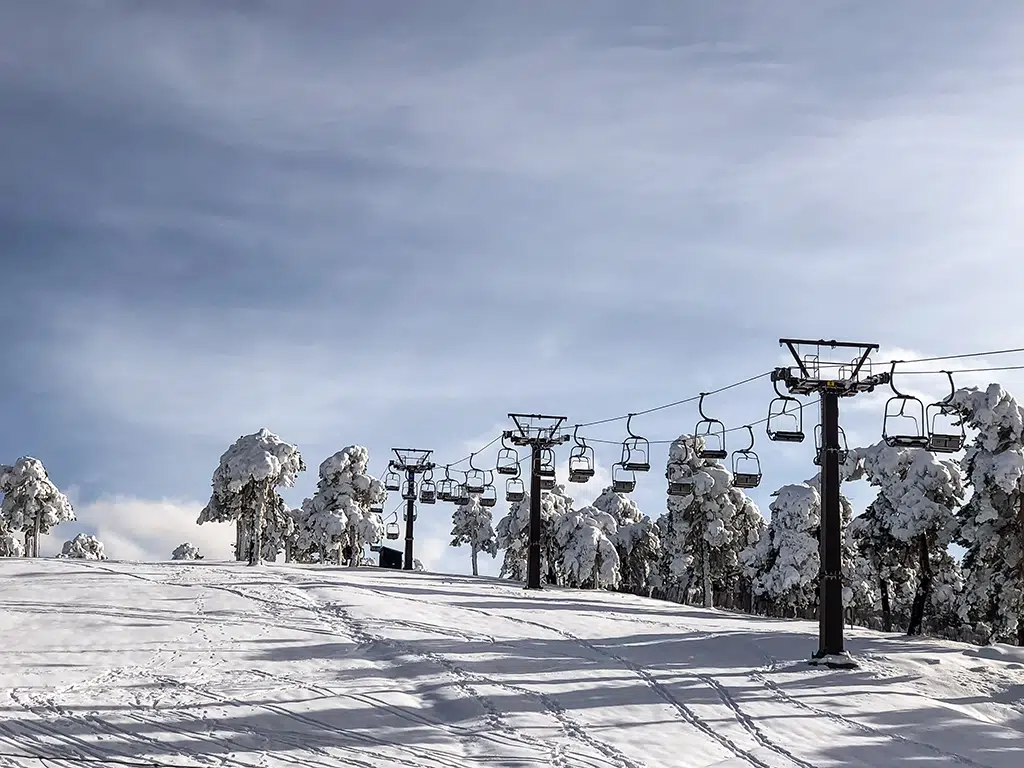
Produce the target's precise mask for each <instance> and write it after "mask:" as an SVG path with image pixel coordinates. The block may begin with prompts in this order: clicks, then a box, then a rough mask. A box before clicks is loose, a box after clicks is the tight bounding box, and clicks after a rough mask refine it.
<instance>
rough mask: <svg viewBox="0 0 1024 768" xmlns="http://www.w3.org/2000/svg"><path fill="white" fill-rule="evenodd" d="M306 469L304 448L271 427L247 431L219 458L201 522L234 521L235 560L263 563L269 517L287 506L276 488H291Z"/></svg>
mask: <svg viewBox="0 0 1024 768" xmlns="http://www.w3.org/2000/svg"><path fill="white" fill-rule="evenodd" d="M305 469H306V465H305V462H304V461H303V460H302V454H300V453H299V449H298V448H297V447H296V446H294V445H292V444H291V443H286V442H284V441H283V440H281V438H279V437H278V436H277V435H275V434H273V433H272V432H270V431H269V430H267V429H261V430H260V431H259V432H256V433H254V434H251V435H242V436H241V437H239V438H238V440H236V441H235V442H234V443H233V444H232V445H231V447H230V448H228V449H227V450H226V451H225V452H224V453H223V454H222V455H221V457H220V465H219V466H218V467H217V469H216V470H215V471H214V473H213V481H212V486H213V492H212V493H211V495H210V501H209V502H207V504H206V506H205V507H203V510H202V512H200V513H199V519H198V520H197V521H196V522H197V523H198V524H199V525H202V524H203V523H224V522H231V521H234V522H235V523H236V525H237V530H236V537H235V559H236V560H243V559H248V561H249V564H250V565H258V564H259V563H260V562H261V558H262V555H263V553H264V546H263V544H264V541H263V537H264V532H265V529H266V525H267V521H268V519H271V520H272V519H273V518H274V515H275V514H276V511H277V510H280V509H283V507H282V502H281V501H280V496H279V495H278V493H277V488H278V487H280V486H286V487H287V486H292V485H294V484H295V478H296V476H297V475H298V473H299V472H304V471H305Z"/></svg>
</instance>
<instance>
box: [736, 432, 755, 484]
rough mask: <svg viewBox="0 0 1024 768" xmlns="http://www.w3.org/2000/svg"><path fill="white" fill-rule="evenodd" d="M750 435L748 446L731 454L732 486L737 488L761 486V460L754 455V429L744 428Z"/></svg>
mask: <svg viewBox="0 0 1024 768" xmlns="http://www.w3.org/2000/svg"><path fill="white" fill-rule="evenodd" d="M745 429H746V430H747V431H748V432H749V433H750V445H748V446H747V447H746V448H742V449H740V450H738V451H733V452H732V484H733V485H734V486H736V487H737V488H757V486H759V485H760V484H761V459H760V458H758V455H757V454H756V453H754V428H753V427H751V426H749V425H748V426H747V427H745Z"/></svg>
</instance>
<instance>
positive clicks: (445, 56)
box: [0, 0, 1024, 571]
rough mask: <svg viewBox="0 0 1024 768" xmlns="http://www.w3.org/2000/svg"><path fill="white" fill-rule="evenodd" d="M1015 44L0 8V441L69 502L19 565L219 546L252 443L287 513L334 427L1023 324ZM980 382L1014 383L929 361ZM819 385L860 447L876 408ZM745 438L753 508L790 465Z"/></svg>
mask: <svg viewBox="0 0 1024 768" xmlns="http://www.w3.org/2000/svg"><path fill="white" fill-rule="evenodd" d="M1022 33H1024V8H1022V7H1021V6H1020V5H1019V4H1018V3H1014V2H1005V3H997V2H986V3H978V4H972V6H971V8H970V9H969V11H968V10H966V9H963V6H962V4H960V3H954V2H928V3H925V2H908V3H901V4H899V5H898V7H895V8H892V7H882V6H881V5H879V4H873V5H870V6H868V5H862V4H851V3H838V2H832V3H816V4H813V5H812V4H807V3H797V2H779V3H773V4H771V6H770V7H769V6H767V5H765V4H761V3H731V4H728V5H721V6H717V7H715V8H713V9H712V8H710V7H709V6H707V5H706V4H697V3H668V2H666V3H636V2H634V3H605V2H589V3H585V4H584V3H563V4H557V7H555V4H551V5H547V6H541V4H529V6H527V5H526V4H509V3H497V2H491V3H477V2H462V3H455V2H436V3H431V4H429V7H428V6H427V5H426V4H422V3H417V2H412V0H409V1H408V2H399V1H398V0H396V1H395V2H392V3H387V4H381V5H369V4H366V3H354V2H352V3H345V2H312V1H310V2H302V3H294V4H292V3H288V4H285V3H255V2H253V3H241V2H237V3H217V4H210V3H198V2H181V3H173V4H172V3H162V4H156V3H147V4H143V3H129V2H120V3H118V2H102V1H96V2H82V3H75V4H64V5H61V6H60V9H59V12H58V10H57V7H56V5H55V4H50V3H30V2H22V3H6V4H3V6H2V7H0V124H2V125H3V141H0V253H2V254H3V259H4V264H5V269H4V273H3V274H4V288H5V290H4V298H3V301H2V303H0V318H2V320H3V323H4V328H5V330H6V350H7V365H6V366H5V375H4V377H3V380H2V382H0V392H2V395H3V398H4V402H5V403H6V405H7V419H6V420H5V424H4V430H3V431H2V433H0V448H2V452H3V457H4V458H3V459H2V460H3V461H6V462H11V461H13V460H14V459H16V458H17V457H18V456H21V455H25V454H30V455H35V456H37V457H39V458H41V459H42V460H43V461H44V463H45V464H46V466H47V467H48V469H49V471H50V473H51V476H52V477H53V479H54V480H55V481H56V482H57V483H58V484H59V485H60V486H61V487H62V488H64V489H65V490H66V491H68V492H69V493H70V494H71V495H72V496H73V499H74V500H75V502H76V506H77V509H78V514H79V517H80V518H81V523H80V525H79V526H78V527H74V526H67V531H64V530H63V529H62V530H61V531H60V532H58V533H57V534H55V535H54V536H52V537H50V541H49V542H47V546H48V548H49V549H48V551H56V550H57V549H58V548H59V545H60V542H61V541H62V540H63V539H64V538H69V537H70V535H71V534H72V533H73V532H75V531H76V530H90V531H97V532H99V533H100V535H101V537H102V538H104V540H105V542H106V544H107V547H108V550H110V554H111V556H113V557H126V558H128V557H139V558H142V557H166V556H168V555H169V553H170V550H171V548H173V546H174V545H175V544H177V543H179V542H180V541H183V540H185V539H191V540H193V541H196V542H199V543H200V544H201V545H203V546H205V547H206V548H207V549H208V551H210V553H211V556H218V555H220V556H226V555H227V554H228V552H229V550H228V542H229V541H230V540H231V536H230V532H229V531H228V530H227V527H226V526H222V527H216V526H204V527H203V528H202V529H199V528H197V527H196V526H194V519H195V516H196V514H198V510H199V508H200V507H201V506H202V504H203V503H204V501H205V500H206V498H207V497H208V495H209V483H210V476H211V474H212V472H213V470H214V468H215V467H216V465H217V461H218V458H219V456H220V454H221V453H222V452H223V450H224V449H225V448H226V447H227V446H228V445H229V444H230V443H231V442H233V441H234V440H235V439H236V438H237V437H238V436H239V435H241V434H242V433H248V432H253V431H255V430H257V429H259V428H260V427H264V426H265V427H267V428H269V429H271V430H272V431H274V432H276V433H277V434H279V435H280V436H281V437H282V438H284V439H286V440H289V441H291V442H295V443H297V444H299V446H300V448H301V449H302V450H303V453H304V455H305V456H306V460H307V463H308V464H309V465H310V471H309V472H307V473H306V476H305V477H304V478H303V479H302V480H301V481H300V483H299V485H298V486H297V487H296V488H295V489H292V490H289V491H287V492H286V493H285V496H286V499H287V500H288V501H289V502H291V503H298V502H299V501H301V499H302V497H303V496H305V495H308V494H309V493H310V492H311V490H312V488H313V486H314V485H315V471H316V467H317V465H318V464H319V463H320V461H321V460H322V459H323V458H325V457H326V456H327V455H329V454H331V453H333V452H334V451H336V450H338V449H340V448H342V447H344V446H345V445H348V444H351V443H361V444H363V445H366V446H367V447H368V448H369V449H370V453H371V466H373V467H375V468H376V469H377V470H382V469H383V467H384V464H385V462H386V459H387V456H386V454H387V452H388V451H389V449H390V448H391V447H392V446H395V445H401V446H405V445H409V446H413V447H424V448H433V449H434V450H435V452H436V458H437V459H438V460H439V461H441V462H442V463H443V462H444V461H449V460H453V459H457V458H461V457H462V456H464V455H466V454H467V453H468V452H469V451H470V450H472V449H474V448H475V447H477V446H480V445H482V444H484V443H487V442H488V441H489V440H490V439H491V437H492V436H494V435H495V434H496V433H497V431H498V430H500V429H502V428H505V427H506V426H507V419H506V418H505V415H506V414H507V413H508V412H509V411H521V410H525V411H530V412H535V411H543V412H555V413H559V414H564V415H565V416H567V417H568V422H569V423H570V424H571V423H574V422H582V421H591V420H595V419H602V418H605V417H609V416H616V415H619V414H624V413H626V412H629V411H636V410H641V409H645V408H649V407H651V406H655V405H658V404H660V403H664V402H669V401H673V400H677V399H681V398H684V397H687V396H688V395H691V394H695V393H696V392H699V391H702V390H706V389H714V388H716V387H719V386H722V385H724V384H728V383H730V382H732V381H735V380H738V379H742V378H745V377H747V376H749V375H752V374H755V373H759V372H761V371H765V370H768V369H769V368H771V367H773V366H775V365H778V364H784V363H785V361H786V356H785V354H784V353H783V351H782V350H780V349H779V348H778V345H777V340H778V338H779V337H780V336H786V335H794V336H809V337H819V336H824V337H827V338H834V337H838V338H843V337H846V338H852V339H854V340H865V341H875V342H878V343H880V344H881V345H882V352H881V354H880V358H886V359H887V358H888V357H892V356H897V357H915V356H925V355H933V354H948V353H957V352H969V351H977V350H986V349H997V348H1000V347H1013V346H1021V344H1020V335H1019V325H1020V323H1019V318H1020V309H1019V307H1020V306H1021V304H1020V285H1021V284H1022V278H1024V261H1022V260H1021V259H1020V242H1021V240H1022V238H1021V231H1020V224H1019V221H1020V214H1019V207H1020V203H1019V201H1020V199H1021V192H1022V189H1021V181H1020V179H1021V178H1024V174H1022V171H1024V145H1022V143H1021V140H1020V138H1019V126H1020V124H1021V121H1022V118H1024V96H1022V95H1021V94H1022V93H1024V90H1022V89H1021V85H1022V75H1024V64H1022V61H1021V59H1020V56H1019V40H1020V39H1021V36H1022ZM972 362H974V363H979V362H980V363H982V364H983V363H985V362H990V363H991V364H998V363H1005V362H1013V361H1007V360H1006V359H1005V358H1004V359H1000V360H996V361H972ZM1017 362H1024V360H1017ZM965 365H966V364H965ZM993 378H995V379H997V380H999V381H1000V382H1002V383H1003V384H1004V385H1006V386H1007V387H1008V388H1009V389H1011V391H1012V390H1014V388H1016V390H1017V391H1024V377H1021V376H1019V375H1016V374H1014V373H999V374H995V375H992V374H983V375H981V376H973V377H972V376H968V375H965V376H963V377H961V378H960V379H958V383H962V384H985V383H987V382H988V381H989V380H991V379H993ZM914 384H915V386H917V387H919V388H920V389H922V390H924V391H926V392H928V393H930V394H940V393H941V390H942V381H941V379H939V378H938V377H936V378H935V380H934V381H933V380H932V378H931V377H919V379H918V380H915V382H914ZM769 397H770V387H769V386H768V384H767V383H766V382H764V381H762V382H759V383H756V384H752V385H749V386H747V387H743V388H740V389H737V390H733V391H731V392H729V393H728V394H727V395H723V396H720V397H716V398H711V399H709V401H708V410H709V411H711V410H714V413H715V415H716V416H717V417H718V418H720V419H722V420H723V421H724V422H726V424H727V425H729V426H737V425H742V424H744V423H747V422H749V421H753V420H756V419H760V418H762V417H763V415H764V412H765V409H766V408H767V402H768V399H769ZM844 409H845V410H844V425H845V426H846V430H847V433H848V434H849V435H850V439H851V443H855V442H856V443H868V442H874V441H875V440H877V439H878V433H879V427H880V423H879V422H880V413H881V410H880V409H881V401H880V400H879V396H874V397H871V398H864V399H860V400H858V401H857V402H856V403H844ZM695 421H696V413H695V411H694V409H693V407H692V406H682V407H679V408H676V409H669V410H665V411H660V412H658V413H655V414H651V415H650V416H647V417H643V418H641V419H638V420H636V422H635V423H634V427H635V428H636V429H637V431H639V432H641V433H642V434H645V435H647V436H648V437H650V438H651V439H656V440H657V439H670V438H673V437H675V436H677V435H679V434H681V433H684V432H687V431H689V430H692V428H693V424H694V422H695ZM622 426H623V425H622V423H621V422H619V423H613V424H608V425H604V426H601V427H595V428H593V429H592V430H590V431H589V432H588V434H589V435H590V436H592V437H595V438H603V439H609V440H617V439H620V438H621V437H622ZM757 434H758V438H759V444H758V448H759V449H760V450H761V458H762V462H763V464H764V470H765V482H764V488H763V490H762V491H758V492H757V493H755V494H754V496H755V499H756V500H757V501H758V502H759V503H760V504H761V506H762V509H763V510H764V511H765V513H766V514H767V505H768V501H769V496H768V494H769V493H770V491H771V490H772V489H774V488H776V487H778V486H779V485H782V484H784V483H787V482H797V481H802V480H805V479H807V478H808V477H810V476H811V475H812V474H813V472H812V470H813V467H812V465H811V464H810V456H811V453H812V450H811V448H810V447H809V446H803V447H801V448H798V449H792V448H790V449H783V448H780V447H779V446H776V445H772V444H768V443H767V441H764V440H761V438H762V436H763V432H762V431H760V430H758V433H757ZM600 448H601V449H600V450H599V461H600V463H601V464H602V465H603V466H604V467H605V468H607V466H608V465H609V464H610V463H611V462H612V461H614V460H615V459H616V458H617V456H616V455H615V454H616V452H615V450H614V448H613V447H611V446H602V447H600ZM664 453H665V451H664V447H663V446H662V447H661V448H659V449H656V450H655V451H654V456H653V458H652V463H653V464H655V469H654V470H653V471H652V472H651V473H650V476H649V477H647V478H641V484H640V487H639V488H638V491H637V493H636V498H637V501H638V503H640V505H641V507H642V508H643V509H644V510H645V511H647V512H648V513H649V514H651V515H654V516H656V515H657V514H660V513H661V511H662V509H663V506H664V481H663V472H662V469H661V467H662V466H663V462H664ZM492 455H493V454H492ZM598 490H599V488H597V484H596V483H595V484H594V487H589V488H587V489H586V491H585V492H583V491H581V492H580V493H578V494H577V496H579V497H580V498H581V499H584V500H585V499H587V498H592V497H593V496H594V495H595V494H596V492H597V491H598ZM850 492H851V494H853V495H854V497H855V499H869V498H870V496H871V494H870V491H867V490H864V489H860V490H858V489H857V488H856V487H852V486H851V487H850ZM450 511H451V510H450V508H449V507H447V506H445V505H438V506H436V507H434V508H425V509H424V510H422V511H421V513H420V516H419V520H420V523H421V525H420V530H421V533H422V536H423V541H422V549H421V554H422V556H423V559H424V560H425V562H426V563H427V564H428V565H429V566H432V567H435V568H438V569H441V570H452V571H456V570H459V571H464V570H466V569H468V560H469V558H468V553H466V552H461V551H455V550H450V549H448V548H447V547H446V543H447V542H446V534H447V529H448V528H449V527H450ZM499 512H500V510H499ZM44 551H47V550H45V549H44ZM489 570H493V569H489Z"/></svg>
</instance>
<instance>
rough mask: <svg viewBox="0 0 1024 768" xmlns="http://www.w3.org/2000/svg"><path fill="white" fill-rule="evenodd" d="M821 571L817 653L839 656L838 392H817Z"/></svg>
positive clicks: (828, 389)
mask: <svg viewBox="0 0 1024 768" xmlns="http://www.w3.org/2000/svg"><path fill="white" fill-rule="evenodd" d="M821 432H822V439H821V444H822V453H823V454H824V455H823V456H822V460H821V465H822V473H821V543H820V549H819V552H820V554H821V571H820V578H819V588H820V592H819V602H818V653H817V654H815V656H816V657H817V658H821V657H823V656H841V655H843V654H844V653H845V649H844V647H843V573H842V571H843V552H842V530H843V529H842V516H841V514H840V509H841V508H840V503H839V483H840V477H839V452H840V449H841V447H840V444H839V393H838V392H837V391H836V390H835V389H832V388H831V387H826V388H824V389H823V390H822V393H821Z"/></svg>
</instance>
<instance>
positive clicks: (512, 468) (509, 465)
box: [495, 434, 519, 476]
mask: <svg viewBox="0 0 1024 768" xmlns="http://www.w3.org/2000/svg"><path fill="white" fill-rule="evenodd" d="M495 471H496V472H497V473H498V474H499V475H514V476H515V475H518V474H519V452H518V451H517V450H516V449H515V448H510V447H509V446H508V445H506V444H505V435H504V434H503V435H502V436H501V450H499V451H498V461H497V464H496V466H495Z"/></svg>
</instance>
